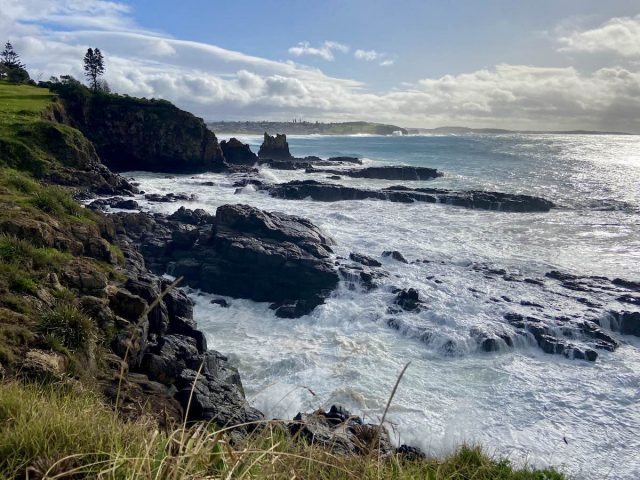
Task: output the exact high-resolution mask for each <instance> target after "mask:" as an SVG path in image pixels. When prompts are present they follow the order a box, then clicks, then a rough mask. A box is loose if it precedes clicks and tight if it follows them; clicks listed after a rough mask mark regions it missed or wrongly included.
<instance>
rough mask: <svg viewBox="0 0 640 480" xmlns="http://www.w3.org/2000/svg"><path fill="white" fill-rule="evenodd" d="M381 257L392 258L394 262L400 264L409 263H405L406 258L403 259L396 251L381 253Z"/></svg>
mask: <svg viewBox="0 0 640 480" xmlns="http://www.w3.org/2000/svg"><path fill="white" fill-rule="evenodd" d="M382 256H383V257H391V258H393V259H394V260H395V261H396V262H401V263H409V262H408V261H407V259H406V258H404V255H402V254H401V253H400V252H399V251H397V250H391V251H390V250H386V251H384V252H382Z"/></svg>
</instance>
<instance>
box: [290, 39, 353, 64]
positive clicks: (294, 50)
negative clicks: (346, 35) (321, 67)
mask: <svg viewBox="0 0 640 480" xmlns="http://www.w3.org/2000/svg"><path fill="white" fill-rule="evenodd" d="M334 50H336V51H338V52H342V53H347V52H348V51H349V46H348V45H344V44H342V43H339V42H333V41H326V42H324V43H323V44H322V46H321V47H317V48H316V47H312V46H311V44H310V43H309V42H300V43H298V45H296V46H295V47H291V48H290V49H289V53H290V54H291V55H295V56H296V57H301V56H303V55H310V56H315V57H320V58H322V59H324V60H327V61H329V62H332V61H333V60H335V56H334V55H333V51H334Z"/></svg>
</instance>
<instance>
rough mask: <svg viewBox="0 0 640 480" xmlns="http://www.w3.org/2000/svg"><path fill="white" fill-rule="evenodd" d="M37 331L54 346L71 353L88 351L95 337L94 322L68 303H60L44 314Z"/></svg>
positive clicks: (93, 343)
mask: <svg viewBox="0 0 640 480" xmlns="http://www.w3.org/2000/svg"><path fill="white" fill-rule="evenodd" d="M37 330H38V332H39V333H40V334H41V335H43V336H44V337H45V338H48V339H50V341H53V342H55V344H56V345H61V346H63V347H64V348H66V349H68V350H71V351H88V350H89V349H90V348H91V346H92V345H95V341H96V337H97V333H96V325H95V323H94V321H93V320H92V319H91V318H90V317H89V316H87V315H86V314H85V313H84V312H83V311H82V310H80V308H78V306H76V305H74V304H73V303H70V302H62V303H60V304H59V305H57V306H56V307H55V308H53V309H52V310H50V311H48V312H46V313H44V314H43V315H42V317H41V318H40V322H39V323H38V327H37Z"/></svg>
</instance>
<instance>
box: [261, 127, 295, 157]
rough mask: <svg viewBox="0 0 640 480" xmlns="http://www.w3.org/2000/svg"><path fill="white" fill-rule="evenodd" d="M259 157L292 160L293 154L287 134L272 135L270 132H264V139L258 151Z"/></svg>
mask: <svg viewBox="0 0 640 480" xmlns="http://www.w3.org/2000/svg"><path fill="white" fill-rule="evenodd" d="M258 157H259V158H260V159H261V160H290V159H292V158H293V157H292V155H291V153H290V152H289V144H288V143H287V136H286V135H284V134H277V135H276V136H275V137H272V136H271V135H269V134H268V133H266V132H265V134H264V141H263V142H262V145H261V146H260V150H259V151H258Z"/></svg>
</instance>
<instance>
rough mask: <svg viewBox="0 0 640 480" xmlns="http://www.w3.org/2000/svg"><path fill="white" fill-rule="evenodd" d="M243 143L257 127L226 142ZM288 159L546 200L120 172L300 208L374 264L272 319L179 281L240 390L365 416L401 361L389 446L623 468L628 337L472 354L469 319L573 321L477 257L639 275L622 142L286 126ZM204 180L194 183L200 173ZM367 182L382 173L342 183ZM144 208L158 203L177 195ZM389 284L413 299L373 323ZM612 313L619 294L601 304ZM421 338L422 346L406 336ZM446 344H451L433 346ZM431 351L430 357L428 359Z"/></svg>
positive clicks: (638, 404) (635, 164)
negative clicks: (396, 199) (294, 192)
mask: <svg viewBox="0 0 640 480" xmlns="http://www.w3.org/2000/svg"><path fill="white" fill-rule="evenodd" d="M242 140H243V141H249V142H250V143H252V148H253V149H254V150H256V148H255V146H256V144H257V143H258V142H259V139H258V138H257V137H249V138H243V139H242ZM289 143H290V145H291V149H292V152H293V153H294V154H295V155H297V156H304V155H318V156H321V157H328V156H334V155H358V156H361V157H365V158H367V159H368V160H367V161H368V162H372V163H373V162H388V163H406V164H413V165H422V166H429V167H435V168H438V169H440V170H442V171H444V172H445V173H446V175H445V177H443V178H440V179H436V180H433V181H429V182H412V185H415V186H436V187H444V188H453V189H470V188H474V189H491V190H498V191H505V192H515V193H527V194H533V195H540V196H543V197H545V198H548V199H550V200H552V201H554V202H556V203H557V204H558V205H560V206H561V207H562V208H560V209H556V210H553V211H552V212H550V213H542V214H509V213H501V212H483V211H475V210H467V209H462V208H455V207H449V206H445V205H433V204H424V203H420V204H412V205H405V204H396V203H390V202H384V201H354V202H338V203H321V202H312V201H287V200H280V199H274V198H270V197H268V196H267V195H265V194H264V193H263V192H256V191H255V190H254V189H252V188H250V187H248V188H245V189H243V190H242V191H241V192H240V193H237V194H236V193H234V192H235V189H234V188H233V187H232V186H231V184H232V179H230V178H229V177H226V176H224V175H218V174H203V175H196V176H176V177H173V178H165V177H164V176H163V175H154V174H143V173H132V174H131V175H133V176H134V177H135V178H136V180H137V181H139V182H141V188H142V189H143V190H145V191H147V192H148V193H155V192H158V193H168V192H188V193H195V194H196V195H197V197H198V199H197V200H196V201H195V202H183V203H182V204H184V205H185V206H186V207H188V208H204V209H206V210H208V211H211V212H212V211H214V210H215V208H216V207H218V206H219V205H222V204H225V203H248V204H251V205H255V206H257V207H259V208H263V209H266V210H272V211H281V212H286V213H291V214H297V215H301V216H304V217H306V218H309V219H310V220H312V221H313V222H315V223H316V224H317V225H319V226H321V227H322V228H323V229H324V230H325V231H326V232H327V233H329V234H330V235H331V236H332V237H333V238H334V239H335V240H336V243H337V246H336V249H335V250H336V255H338V256H343V257H347V256H348V254H349V253H350V252H352V251H355V252H359V253H364V254H367V255H370V256H374V257H379V256H380V253H381V252H382V251H383V250H399V251H400V252H402V253H403V254H404V255H405V256H406V257H407V258H408V259H409V260H417V259H420V260H424V259H426V260H429V261H430V262H429V263H418V264H409V265H405V264H401V263H398V262H394V261H393V260H390V259H383V260H382V261H383V263H384V268H385V269H386V270H387V271H388V272H389V273H390V276H389V278H388V279H386V280H384V282H383V286H382V287H381V288H379V289H377V290H375V291H373V292H370V293H364V292H362V291H360V290H358V289H356V290H349V289H348V288H346V286H345V285H342V286H341V288H340V289H339V290H338V291H337V292H335V294H334V295H333V296H332V297H331V298H330V299H329V300H328V301H327V302H326V304H325V305H323V306H321V307H319V308H317V309H316V311H314V312H313V313H312V314H311V315H309V316H306V317H303V318H300V319H297V320H288V319H278V318H276V317H275V316H274V315H273V312H272V311H271V310H269V309H268V305H266V304H259V303H255V302H251V301H249V300H239V299H228V300H229V302H230V304H231V306H230V308H228V309H224V308H221V307H219V306H217V305H212V304H210V300H211V296H210V295H203V294H199V293H198V292H193V298H194V300H195V302H196V309H195V315H196V319H197V321H198V323H199V325H200V327H201V328H202V329H203V330H204V331H205V332H206V333H207V335H208V337H209V342H210V345H211V347H212V348H215V349H217V350H220V351H222V352H224V353H228V354H229V355H230V357H231V359H232V360H233V361H234V362H235V364H236V365H237V366H238V368H239V369H240V372H241V375H242V378H243V382H244V384H245V387H246V390H247V393H248V395H249V396H250V397H251V398H252V402H253V403H254V404H255V406H256V407H258V408H259V409H261V410H263V411H264V412H265V413H266V415H267V416H277V417H291V416H292V415H295V414H296V413H297V412H298V411H300V410H313V409H315V408H318V407H327V406H329V405H330V404H332V403H336V402H338V403H342V404H344V405H346V406H347V407H348V408H350V409H352V410H355V411H356V412H358V413H362V414H364V415H366V416H367V417H370V418H373V419H376V418H378V417H379V416H380V415H381V412H382V410H383V408H384V404H385V403H386V400H387V395H388V393H389V391H390V390H391V388H392V386H393V383H394V381H395V378H396V376H397V374H398V373H399V371H400V370H401V368H402V366H403V365H404V363H406V362H408V361H411V362H412V364H411V367H410V368H409V370H408V372H407V375H406V377H405V379H404V380H403V382H402V384H401V387H400V389H399V391H398V394H397V396H396V398H395V401H394V404H393V407H392V409H391V412H390V414H389V418H390V419H391V421H392V422H393V424H394V425H395V427H394V430H395V434H396V436H397V438H398V440H399V441H402V442H407V443H411V444H416V445H418V446H420V447H422V448H424V449H425V450H427V451H428V452H431V453H442V452H446V451H448V450H450V449H451V448H453V447H454V446H455V445H458V444H460V443H461V442H463V441H469V442H479V443H481V444H483V445H484V446H485V447H486V448H487V449H488V450H489V452H490V453H494V452H495V453H498V454H502V455H509V456H510V457H511V458H512V459H514V460H516V461H519V462H523V461H528V462H529V463H533V464H535V465H545V464H552V465H560V466H564V468H565V469H566V471H568V472H570V473H572V474H573V475H575V476H576V477H577V478H622V479H632V478H638V477H639V476H640V460H639V459H638V458H639V457H638V451H639V449H640V438H639V435H640V433H639V432H640V350H639V348H640V341H638V339H634V338H632V337H625V336H618V337H617V338H618V340H620V341H621V342H622V343H623V345H622V346H621V347H620V348H619V349H618V350H617V351H615V352H613V353H610V352H606V351H599V355H600V356H599V358H598V361H597V362H596V363H595V364H589V363H587V362H581V361H574V360H568V359H565V358H564V357H562V356H560V355H547V354H544V353H542V352H541V350H539V349H538V348H537V347H533V346H532V345H531V343H530V342H527V341H526V339H522V341H521V342H520V343H519V344H518V345H516V346H515V348H514V349H508V350H506V351H503V352H499V353H493V354H488V353H482V352H479V351H478V348H477V344H476V343H475V342H473V341H472V339H471V338H470V336H469V331H470V330H471V329H473V328H479V329H486V330H487V331H499V330H500V329H503V328H505V323H504V320H503V314H504V313H506V312H508V311H520V312H521V313H525V314H527V313H529V314H530V313H531V311H530V310H527V309H524V307H521V306H519V305H518V306H514V304H513V303H508V302H506V301H499V302H496V301H492V300H491V298H494V299H495V298H500V297H502V296H506V297H508V298H510V299H513V300H515V301H517V302H519V301H520V300H526V301H529V302H533V303H537V304H540V305H543V306H544V307H545V311H552V312H558V314H560V313H568V314H575V315H585V316H586V317H587V316H588V315H589V311H588V309H587V307H584V306H581V304H578V303H576V302H575V301H572V300H571V299H568V298H565V297H562V296H558V295H556V294H555V293H554V291H553V289H543V288H540V287H539V286H537V285H531V284H526V283H522V282H506V281H504V280H502V279H501V278H487V276H485V275H484V274H483V273H482V272H478V271H476V270H474V269H473V266H474V265H478V264H486V265H490V266H492V267H495V268H504V269H506V270H507V271H509V272H512V273H515V274H521V275H525V276H527V277H531V278H543V277H544V273H545V272H547V271H549V270H551V269H559V270H562V271H567V272H572V273H576V274H580V275H606V276H610V277H613V276H616V277H623V278H628V279H635V280H637V279H638V272H640V268H639V267H640V225H639V224H640V215H639V214H638V212H640V190H639V189H638V185H639V184H640V140H639V139H638V138H636V137H622V136H620V137H619V136H597V137H596V136H551V135H548V136H546V135H538V136H534V135H469V136H458V137H375V136H372V137H357V138H354V137H318V136H309V137H292V138H290V139H289ZM261 175H262V176H263V177H264V178H265V179H266V180H268V181H270V182H275V181H287V180H291V179H294V178H301V177H304V178H315V179H318V180H323V179H324V176H323V175H322V174H313V175H306V174H304V173H303V172H284V171H274V170H268V169H263V170H262V171H261ZM211 181H213V182H215V183H216V185H215V186H205V185H203V182H211ZM340 182H342V183H344V184H348V185H357V186H363V187H367V188H373V187H381V186H386V185H391V184H397V183H398V182H384V181H375V180H366V179H348V178H343V179H342V180H340ZM140 203H141V204H142V205H143V206H144V208H145V209H150V210H153V211H161V212H165V213H172V212H173V211H174V210H176V209H177V208H178V206H180V205H181V204H176V203H174V204H152V203H148V202H145V201H144V200H140ZM392 287H402V288H406V287H414V288H417V289H418V290H419V291H420V293H421V295H422V296H423V297H424V298H426V299H427V302H428V309H426V310H424V311H422V312H420V313H417V314H415V313H414V314H412V313H403V314H402V315H401V316H399V317H398V320H399V323H400V329H399V330H395V329H392V328H390V327H389V326H388V325H387V320H388V315H387V314H386V310H387V307H388V306H389V303H390V301H391V299H392V298H393V294H392V293H391V289H392ZM618 308H620V305H618ZM425 332H429V333H430V334H431V336H430V337H429V338H430V340H429V341H428V342H425V341H424V333H425ZM452 344H453V345H455V349H454V351H450V349H449V350H447V348H448V347H447V346H450V345H452ZM445 352H446V354H445Z"/></svg>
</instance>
